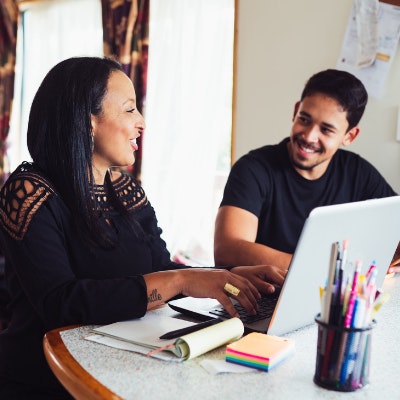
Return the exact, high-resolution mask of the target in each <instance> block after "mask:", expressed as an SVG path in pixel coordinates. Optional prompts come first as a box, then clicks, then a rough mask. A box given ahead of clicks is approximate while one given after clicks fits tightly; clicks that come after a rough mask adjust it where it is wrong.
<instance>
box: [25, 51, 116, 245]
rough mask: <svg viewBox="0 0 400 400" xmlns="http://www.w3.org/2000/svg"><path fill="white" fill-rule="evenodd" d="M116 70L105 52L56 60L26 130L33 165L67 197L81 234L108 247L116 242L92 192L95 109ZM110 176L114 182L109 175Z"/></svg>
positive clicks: (66, 201)
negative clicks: (105, 56)
mask: <svg viewBox="0 0 400 400" xmlns="http://www.w3.org/2000/svg"><path fill="white" fill-rule="evenodd" d="M113 71H122V68H121V66H120V64H119V63H117V62H116V61H114V60H111V59H107V58H99V57H74V58H69V59H67V60H64V61H62V62H60V63H59V64H57V65H56V66H55V67H53V68H52V69H51V70H50V71H49V73H48V74H47V75H46V77H45V78H44V80H43V82H42V84H41V85H40V87H39V89H38V91H37V93H36V95H35V97H34V99H33V103H32V107H31V111H30V115H29V123H28V132H27V142H28V149H29V153H30V155H31V157H32V160H33V165H34V166H35V167H36V168H38V169H39V170H40V171H41V172H42V173H44V174H45V175H46V176H47V177H48V178H49V179H50V181H51V182H52V183H53V185H54V186H55V187H56V189H57V191H58V192H59V193H60V195H61V196H62V198H63V199H64V201H65V203H66V204H67V206H68V207H69V209H70V210H71V213H72V215H73V216H74V221H75V224H76V229H77V233H78V234H79V236H80V237H81V238H82V240H84V241H86V243H87V244H90V245H95V246H101V247H106V248H107V247H112V246H113V245H114V243H113V241H112V239H111V238H110V235H108V234H107V232H105V231H106V230H107V229H106V227H105V226H104V224H102V223H101V222H100V221H99V216H98V211H97V207H96V198H95V196H94V178H93V170H92V149H93V142H92V140H93V139H92V125H91V115H92V114H93V115H99V114H101V112H102V101H103V98H104V95H105V94H106V91H107V83H108V79H109V77H110V75H111V73H112V72H113ZM107 181H108V186H111V185H110V179H109V176H108V177H107ZM112 197H113V198H114V201H115V199H116V196H112ZM117 208H120V207H118V206H117Z"/></svg>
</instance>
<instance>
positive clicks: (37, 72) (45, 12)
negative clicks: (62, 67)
mask: <svg viewBox="0 0 400 400" xmlns="http://www.w3.org/2000/svg"><path fill="white" fill-rule="evenodd" d="M23 4H24V5H23V6H21V7H22V10H21V11H22V18H21V26H20V27H19V30H18V37H17V59H16V62H17V65H16V73H15V77H16V78H15V79H16V82H15V91H14V104H13V110H12V116H11V118H12V119H11V126H10V133H9V137H8V146H9V150H8V151H7V154H8V158H9V163H10V169H11V170H14V169H15V168H16V167H17V166H18V164H20V163H21V162H22V161H24V160H27V161H29V160H30V156H29V153H28V149H27V147H26V131H27V127H28V118H29V110H30V106H31V103H32V100H33V96H34V95H35V93H36V91H37V89H38V87H39V85H40V83H41V81H42V80H43V78H44V76H45V74H46V73H47V72H48V71H49V70H50V68H51V67H53V66H54V65H55V64H57V63H58V62H59V61H61V60H63V59H65V58H68V57H72V56H79V55H94V56H102V54H103V28H102V21H101V2H100V0H57V1H51V0H50V1H49V0H43V1H34V2H24V3H23ZM22 26H23V29H22ZM82 38H84V40H82Z"/></svg>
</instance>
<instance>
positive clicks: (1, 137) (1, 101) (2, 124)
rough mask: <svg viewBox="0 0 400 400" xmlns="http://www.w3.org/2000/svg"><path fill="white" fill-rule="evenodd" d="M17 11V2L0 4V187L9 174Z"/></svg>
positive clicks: (13, 0) (8, 1)
mask: <svg viewBox="0 0 400 400" xmlns="http://www.w3.org/2000/svg"><path fill="white" fill-rule="evenodd" d="M18 16H19V9H18V4H17V0H1V2H0V185H1V184H2V183H3V181H4V179H5V178H6V174H7V173H8V172H9V171H8V170H7V167H6V165H5V164H6V163H5V157H6V150H7V136H8V132H9V129H10V117H11V107H12V100H13V97H14V77H15V60H16V50H17V29H18Z"/></svg>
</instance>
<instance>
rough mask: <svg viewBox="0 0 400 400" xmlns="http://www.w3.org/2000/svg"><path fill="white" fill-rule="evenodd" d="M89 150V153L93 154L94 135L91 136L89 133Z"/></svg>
mask: <svg viewBox="0 0 400 400" xmlns="http://www.w3.org/2000/svg"><path fill="white" fill-rule="evenodd" d="M90 139H91V140H90V150H91V152H92V153H93V150H94V135H93V133H91V134H90Z"/></svg>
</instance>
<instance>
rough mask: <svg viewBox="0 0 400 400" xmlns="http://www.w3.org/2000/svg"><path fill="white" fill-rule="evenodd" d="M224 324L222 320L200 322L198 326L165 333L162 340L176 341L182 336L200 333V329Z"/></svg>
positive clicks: (161, 337)
mask: <svg viewBox="0 0 400 400" xmlns="http://www.w3.org/2000/svg"><path fill="white" fill-rule="evenodd" d="M219 322H222V319H220V318H214V319H210V320H208V321H204V322H200V323H199V324H196V325H191V326H188V327H187V328H182V329H176V330H175V331H170V332H167V333H164V335H161V336H160V339H176V338H178V337H180V336H183V335H187V334H188V333H192V332H196V331H199V330H200V329H203V328H207V327H208V326H211V325H215V324H218V323H219Z"/></svg>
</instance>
